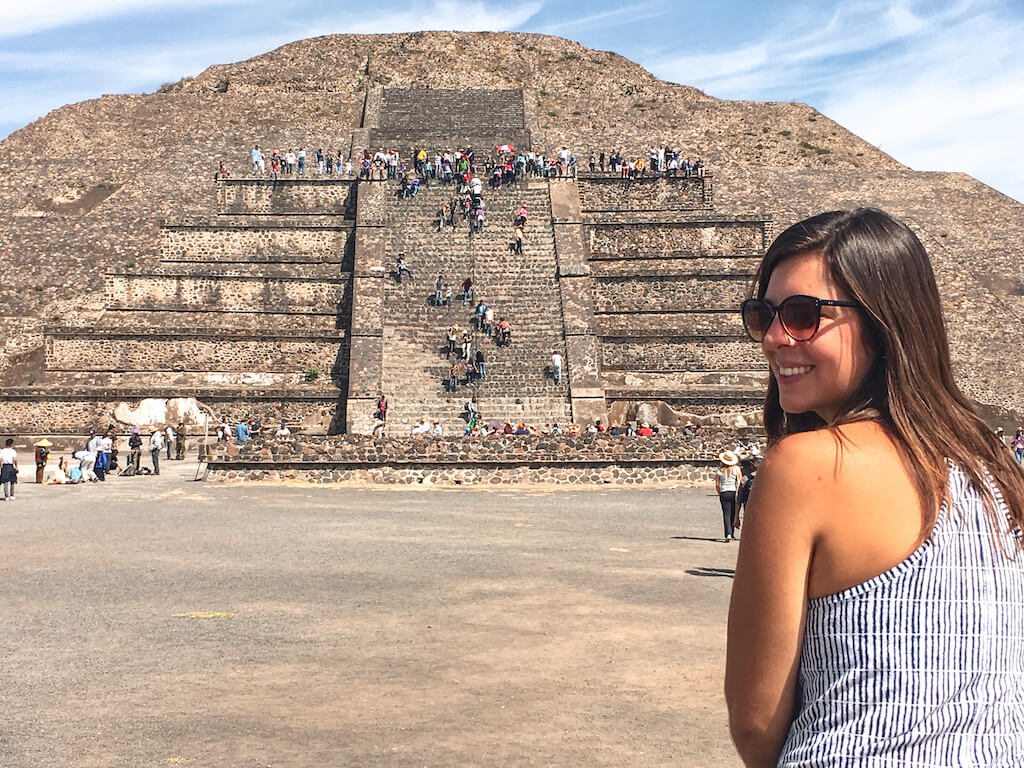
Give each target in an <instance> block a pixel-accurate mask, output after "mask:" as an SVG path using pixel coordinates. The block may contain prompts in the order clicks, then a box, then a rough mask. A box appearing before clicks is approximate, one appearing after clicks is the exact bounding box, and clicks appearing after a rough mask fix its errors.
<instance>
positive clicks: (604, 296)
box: [593, 275, 750, 312]
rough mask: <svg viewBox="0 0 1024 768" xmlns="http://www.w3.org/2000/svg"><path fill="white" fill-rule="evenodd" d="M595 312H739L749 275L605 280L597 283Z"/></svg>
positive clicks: (598, 280)
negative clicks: (715, 310) (628, 310)
mask: <svg viewBox="0 0 1024 768" xmlns="http://www.w3.org/2000/svg"><path fill="white" fill-rule="evenodd" d="M593 285H594V309H595V310H596V311H598V312H614V311H621V310H626V309H659V310H663V311H664V310H709V309H721V310H737V311H738V310H739V306H740V303H741V302H742V301H743V299H745V298H746V297H747V292H748V291H749V288H750V278H749V277H747V276H745V275H735V276H733V275H729V276H723V277H701V278H677V279H664V278H660V277H654V278H645V277H629V278H613V277H602V278H599V279H597V280H595V281H594V283H593Z"/></svg>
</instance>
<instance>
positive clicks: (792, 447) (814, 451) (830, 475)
mask: <svg viewBox="0 0 1024 768" xmlns="http://www.w3.org/2000/svg"><path fill="white" fill-rule="evenodd" d="M897 455H898V453H897V451H896V448H895V446H894V445H893V442H892V439H891V438H890V437H889V435H888V433H887V432H886V431H885V429H884V428H883V427H882V426H881V425H880V424H878V423H876V422H870V421H863V422H856V423H853V424H845V425H843V426H840V427H835V428H831V429H817V430H814V431H811V432H798V433H795V434H792V435H787V436H786V437H784V438H782V439H781V440H779V441H777V442H776V443H774V444H773V445H772V446H771V448H770V449H769V450H768V452H767V454H766V455H765V461H764V465H763V467H762V469H761V470H760V471H759V472H758V480H762V479H763V477H764V476H765V475H767V476H768V477H774V478H776V479H779V480H785V479H786V478H789V477H792V478H794V479H796V480H797V481H798V482H800V483H801V484H803V485H804V486H806V485H807V484H829V483H839V484H844V483H848V482H856V481H857V480H859V479H860V476H861V475H862V474H863V473H865V472H867V473H870V472H872V471H875V469H876V468H877V466H878V465H879V464H882V463H889V462H891V461H892V460H893V459H894V458H896V457H897Z"/></svg>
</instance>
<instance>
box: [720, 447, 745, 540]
mask: <svg viewBox="0 0 1024 768" xmlns="http://www.w3.org/2000/svg"><path fill="white" fill-rule="evenodd" d="M718 460H719V461H720V462H721V465H720V466H719V467H718V471H717V472H716V473H715V493H717V494H718V503H719V504H721V506H722V522H723V523H724V525H725V540H726V541H735V540H736V531H735V529H734V528H733V522H734V521H735V519H736V492H737V491H738V490H739V489H740V483H741V482H742V481H743V476H742V473H741V472H740V468H739V463H740V459H739V456H737V455H736V454H735V453H733V452H732V451H724V452H723V453H720V454H719V455H718Z"/></svg>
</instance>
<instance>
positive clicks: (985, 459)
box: [725, 208, 1024, 767]
mask: <svg viewBox="0 0 1024 768" xmlns="http://www.w3.org/2000/svg"><path fill="white" fill-rule="evenodd" d="M743 322H744V326H745V328H746V330H747V332H748V334H749V335H750V336H751V338H753V339H754V340H755V341H758V342H760V343H761V347H762V350H763V352H764V355H765V357H766V358H767V360H768V364H769V367H770V371H771V375H770V383H769V387H768V394H767V397H766V402H765V428H766V430H767V432H768V438H769V443H770V449H769V451H768V454H767V457H766V459H765V461H764V464H763V465H762V467H761V469H760V471H759V472H758V481H757V485H756V486H755V487H754V490H753V493H752V495H751V498H750V502H749V512H748V514H747V518H746V521H745V524H744V528H743V540H742V542H741V545H740V550H739V557H738V562H737V565H736V578H735V582H734V585H733V593H732V603H731V606H730V610H729V640H728V660H727V664H726V680H725V693H726V700H727V703H728V706H729V720H730V730H731V732H732V737H733V740H734V741H735V743H736V747H737V749H738V750H739V752H740V755H741V756H742V758H743V760H744V762H745V763H746V764H747V765H748V766H774V765H780V766H844V767H845V766H883V765H885V766H888V765H893V766H967V765H977V766H982V765H984V766H1011V765H1013V766H1019V765H1021V764H1022V761H1024V553H1022V547H1021V525H1022V522H1024V473H1022V472H1021V470H1020V469H1019V468H1018V466H1017V464H1016V462H1015V461H1014V460H1013V457H1012V455H1011V454H1010V452H1009V451H1007V450H1006V448H1005V447H1004V446H1003V445H1001V443H1000V441H999V440H998V439H997V438H996V437H995V435H994V434H993V433H992V432H991V430H989V429H988V427H987V426H986V425H985V423H984V422H982V421H981V420H980V419H979V418H978V417H977V416H975V414H974V413H973V411H972V410H971V407H970V406H969V405H968V403H967V400H966V399H965V398H964V396H963V395H962V394H961V393H960V391H959V390H958V389H957V387H956V385H955V384H954V382H953V376H952V369H951V365H950V359H949V349H948V346H947V342H946V332H945V328H944V325H943V321H942V313H941V308H940V303H939V295H938V290H937V288H936V285H935V278H934V275H933V273H932V270H931V265H930V264H929V261H928V256H927V254H926V253H925V251H924V248H923V247H922V245H921V243H920V241H918V239H917V237H916V236H915V235H914V234H913V233H912V232H911V231H910V230H909V229H908V228H907V227H906V226H905V225H903V224H902V223H900V222H898V221H897V220H895V219H894V218H892V217H891V216H889V215H888V214H886V213H883V212H882V211H878V210H873V209H865V208H862V209H858V210H855V211H837V212H832V213H824V214H821V215H819V216H815V217H813V218H810V219H807V220H805V221H802V222H800V223H798V224H795V225H794V226H792V227H790V228H789V229H787V230H786V231H785V232H783V233H782V234H781V235H780V236H779V237H778V239H777V240H776V241H775V242H774V243H773V244H772V246H771V248H769V249H768V253H767V254H766V255H765V257H764V260H763V262H762V264H761V267H760V270H759V272H758V277H757V290H756V293H755V298H753V299H749V300H747V301H746V302H744V305H743Z"/></svg>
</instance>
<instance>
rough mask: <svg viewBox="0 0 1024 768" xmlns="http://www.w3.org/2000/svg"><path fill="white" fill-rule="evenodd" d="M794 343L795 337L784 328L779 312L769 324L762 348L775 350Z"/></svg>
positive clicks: (762, 341)
mask: <svg viewBox="0 0 1024 768" xmlns="http://www.w3.org/2000/svg"><path fill="white" fill-rule="evenodd" d="M794 343H795V342H794V341H793V339H791V338H790V336H789V334H788V333H786V331H785V330H784V329H783V328H782V322H781V321H780V320H779V316H778V314H776V315H775V316H774V317H773V318H772V321H771V323H769V324H768V329H767V330H766V331H765V332H764V339H762V340H761V347H762V349H765V350H773V349H778V348H780V347H786V346H789V345H791V344H794Z"/></svg>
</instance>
